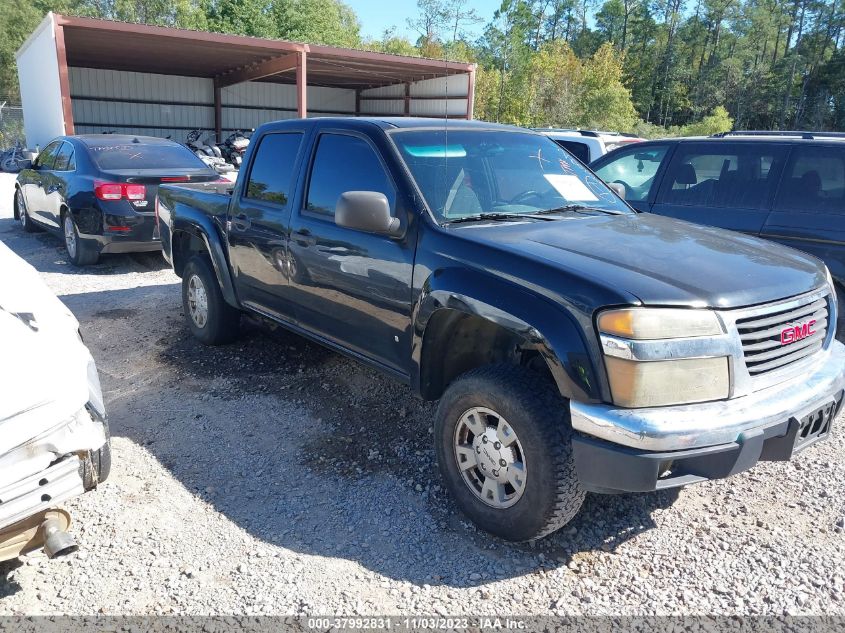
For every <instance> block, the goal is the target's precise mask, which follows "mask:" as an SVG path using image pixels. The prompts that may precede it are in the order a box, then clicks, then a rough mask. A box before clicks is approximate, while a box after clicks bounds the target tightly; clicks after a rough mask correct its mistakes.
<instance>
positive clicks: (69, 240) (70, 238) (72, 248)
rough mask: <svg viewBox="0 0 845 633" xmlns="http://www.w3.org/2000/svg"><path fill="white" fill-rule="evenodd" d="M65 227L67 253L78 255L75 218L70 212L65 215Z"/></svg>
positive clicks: (72, 255)
mask: <svg viewBox="0 0 845 633" xmlns="http://www.w3.org/2000/svg"><path fill="white" fill-rule="evenodd" d="M64 229H65V247H66V248H67V254H68V255H70V256H71V257H72V258H73V257H76V227H75V226H74V225H73V218H72V217H71V215H70V213H67V214H66V215H65V221H64Z"/></svg>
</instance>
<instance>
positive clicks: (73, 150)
mask: <svg viewBox="0 0 845 633" xmlns="http://www.w3.org/2000/svg"><path fill="white" fill-rule="evenodd" d="M65 146H67V147H69V148H70V155H69V156H68V158H67V167H71V165H72V166H73V168H72V169H56V161H55V160H53V167H52V169H51V170H50V171H57V172H59V173H62V174H65V173H69V172H74V171H76V164H75V163H74V162H73V159H74V158H75V157H76V148H75V147H74V146H73V144H71V143H70V142H68V141H63V142H62V147H61V149H60V150H59V153H58V154H56V156H55V158H56V159H58V157H59V154H61V153H62V151H63V150H64V148H65Z"/></svg>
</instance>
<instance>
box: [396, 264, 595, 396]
mask: <svg viewBox="0 0 845 633" xmlns="http://www.w3.org/2000/svg"><path fill="white" fill-rule="evenodd" d="M439 310H455V311H458V312H463V313H466V314H470V315H473V316H478V317H481V318H483V319H486V320H488V321H491V322H493V323H495V324H497V325H499V326H501V327H503V328H505V329H507V330H509V331H511V332H513V333H515V334H517V335H518V336H519V337H520V338H521V339H522V340H524V341H525V342H526V345H527V347H529V348H531V349H536V350H537V351H538V352H539V353H540V355H541V356H542V357H543V358H544V359H545V361H546V364H547V365H548V367H549V370H550V371H551V373H552V376H553V377H554V380H555V382H556V383H557V386H558V389H559V390H560V393H561V395H563V396H564V397H566V398H569V399H573V400H578V401H582V402H597V401H600V400H601V395H600V394H601V386H600V383H599V374H598V373H597V371H596V369H595V362H594V360H593V358H592V356H591V354H590V350H589V347H588V345H587V343H586V341H585V340H584V335H583V328H582V326H581V325H580V324H579V323H578V321H577V320H576V319H575V318H574V316H573V315H572V314H571V313H569V312H568V311H567V310H565V309H564V308H563V307H561V306H558V305H556V304H554V303H552V302H551V301H549V300H548V299H546V298H544V297H541V296H539V295H537V294H535V293H531V292H529V291H528V290H526V289H525V288H522V287H519V286H516V285H514V284H511V283H508V282H507V281H504V280H501V279H497V278H493V277H490V276H488V275H484V274H469V275H468V273H467V271H466V270H465V269H463V270H460V271H452V272H449V271H438V273H437V274H436V275H432V276H431V277H429V279H428V280H427V281H426V283H425V284H424V286H423V291H422V293H421V294H420V297H419V299H418V300H417V302H416V304H415V306H414V313H413V315H412V318H413V323H414V328H413V341H412V363H411V372H412V375H411V380H412V385H413V386H414V388H415V389H416V390H417V392H418V393H421V392H422V390H423V388H424V386H423V379H422V377H423V368H422V366H421V363H422V350H423V343H424V340H425V333H426V328H427V326H428V324H429V322H430V320H431V318H432V317H433V316H434V314H435V313H437V312H438V311H439Z"/></svg>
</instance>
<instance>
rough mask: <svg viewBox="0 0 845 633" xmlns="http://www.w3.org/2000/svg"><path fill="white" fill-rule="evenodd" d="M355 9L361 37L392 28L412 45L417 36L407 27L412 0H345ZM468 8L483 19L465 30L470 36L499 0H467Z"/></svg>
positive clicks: (489, 16)
mask: <svg viewBox="0 0 845 633" xmlns="http://www.w3.org/2000/svg"><path fill="white" fill-rule="evenodd" d="M345 2H346V4H348V5H349V6H350V7H352V8H353V9H354V10H355V13H356V14H358V19H359V20H360V21H361V35H363V36H364V37H369V38H373V39H377V38H380V37H381V34H382V33H383V32H384V30H385V29H389V28H390V27H392V26H395V27H396V34H397V35H404V36H405V37H407V38H408V39H410V40H411V41H412V42H413V41H416V39H417V37H418V34H417V33H414V32H412V31H411V30H410V29H409V28H408V24H407V19H408V18H413V17H416V15H417V2H416V0H345ZM469 6H470V7H472V8H474V9H475V11H476V12H477V13H478V14H479V15H480V16H481V17H482V18H484V22H482V23H481V24H477V25H475V26H473V27H472V28H468V29H467V31H469V32H470V33H472V34H473V35H474V36H477V35H480V34H481V31H482V30H483V29H484V25H485V24H487V23H488V22H489V21H490V20H492V19H493V13H494V12H495V11H496V10H497V9H498V8H499V7H500V6H502V0H471V2H470V3H469Z"/></svg>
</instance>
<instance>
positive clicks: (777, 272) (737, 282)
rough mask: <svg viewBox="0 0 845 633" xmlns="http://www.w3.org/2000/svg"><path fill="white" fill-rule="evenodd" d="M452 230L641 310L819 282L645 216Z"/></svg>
mask: <svg viewBox="0 0 845 633" xmlns="http://www.w3.org/2000/svg"><path fill="white" fill-rule="evenodd" d="M456 226H457V227H459V228H458V230H460V231H461V233H463V236H464V237H467V238H469V239H473V240H478V241H483V242H487V243H488V244H489V245H490V246H492V247H494V248H506V249H507V250H509V251H511V252H519V253H521V254H523V255H525V256H526V257H530V258H534V259H541V260H545V261H546V262H548V263H551V265H552V266H554V267H555V268H558V269H559V270H561V271H562V272H567V273H570V274H573V275H577V276H581V277H584V278H587V279H591V280H593V281H594V282H595V283H599V284H602V285H603V286H606V287H609V288H612V289H615V290H617V291H625V292H627V293H630V294H631V295H634V296H635V297H637V298H639V300H640V301H641V302H642V303H644V304H648V305H681V306H686V305H695V306H709V307H717V308H733V307H740V306H748V305H754V304H759V303H765V302H768V301H774V300H776V299H782V298H784V297H789V296H793V295H797V294H801V293H803V292H807V291H810V290H813V289H815V288H818V287H820V286H822V285H824V284H825V283H826V276H825V272H824V267H823V265H822V264H821V262H820V261H819V260H817V259H815V258H814V257H812V256H811V255H807V254H804V253H802V252H800V251H796V250H793V249H791V248H787V247H784V246H780V245H777V244H774V243H772V242H767V241H764V240H761V239H758V238H754V237H748V236H745V235H742V234H739V233H734V232H732V231H726V230H723V229H717V228H713V227H706V226H699V225H697V224H691V223H689V222H683V221H681V220H674V219H672V218H666V217H662V216H657V215H652V214H649V213H641V214H636V215H633V214H632V215H601V216H584V215H568V216H564V217H563V218H562V219H560V220H556V221H551V222H546V221H532V220H527V221H526V222H524V223H523V222H519V223H517V222H495V223H490V224H483V225H482V224H475V225H456Z"/></svg>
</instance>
